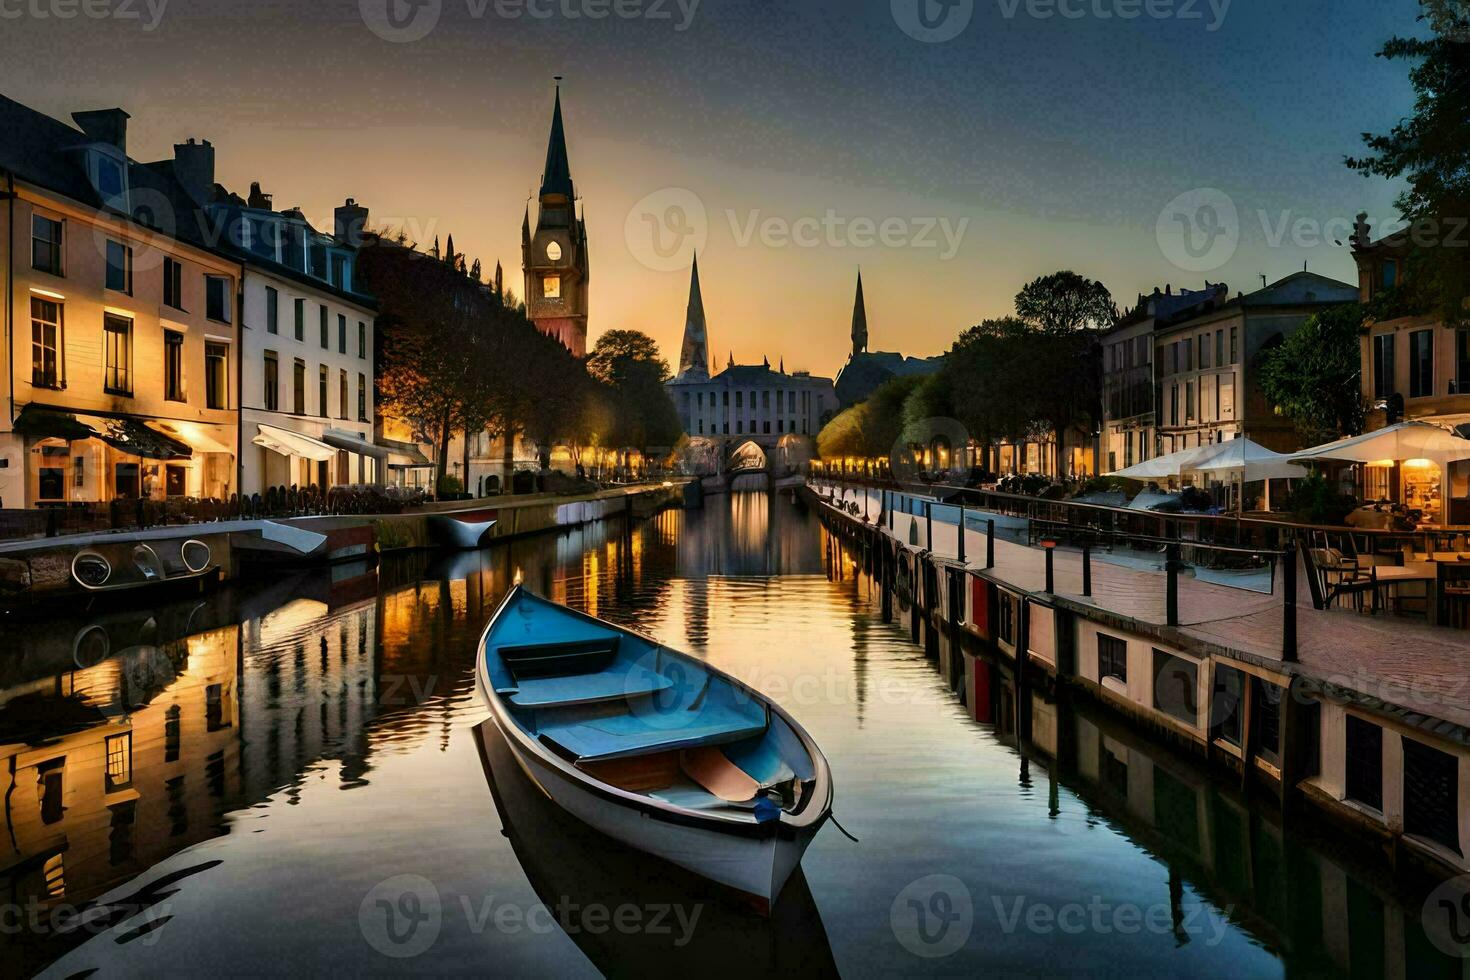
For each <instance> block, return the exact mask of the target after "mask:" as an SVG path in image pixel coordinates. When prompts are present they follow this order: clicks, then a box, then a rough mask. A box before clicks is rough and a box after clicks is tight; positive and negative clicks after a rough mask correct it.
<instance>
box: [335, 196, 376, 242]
mask: <svg viewBox="0 0 1470 980" xmlns="http://www.w3.org/2000/svg"><path fill="white" fill-rule="evenodd" d="M334 214H335V217H336V222H335V224H334V232H335V234H336V237H337V240H338V241H340V242H345V243H346V244H348V245H351V246H352V247H353V248H361V247H362V233H363V230H364V229H365V228H366V227H367V222H368V209H367V208H365V207H363V206H362V205H360V204H358V203H357V200H356V199H355V198H351V197H349V198H348V199H347V203H346V204H344V205H342V206H341V207H339V208H338V209H337V210H336V212H334Z"/></svg>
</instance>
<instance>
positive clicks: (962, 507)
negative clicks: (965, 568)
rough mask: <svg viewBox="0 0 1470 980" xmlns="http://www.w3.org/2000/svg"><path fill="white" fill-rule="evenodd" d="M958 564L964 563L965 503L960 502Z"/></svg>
mask: <svg viewBox="0 0 1470 980" xmlns="http://www.w3.org/2000/svg"><path fill="white" fill-rule="evenodd" d="M959 558H960V564H961V565H963V564H964V563H965V505H964V504H960V555H959Z"/></svg>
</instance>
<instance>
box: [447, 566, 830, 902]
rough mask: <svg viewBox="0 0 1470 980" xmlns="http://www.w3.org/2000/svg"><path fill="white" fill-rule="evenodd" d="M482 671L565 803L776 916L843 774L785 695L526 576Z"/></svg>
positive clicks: (545, 782)
mask: <svg viewBox="0 0 1470 980" xmlns="http://www.w3.org/2000/svg"><path fill="white" fill-rule="evenodd" d="M476 675H477V683H478V685H479V687H480V690H481V693H482V694H483V696H484V698H485V700H486V702H487V703H488V704H489V706H490V712H491V717H492V718H493V719H494V721H495V724H496V726H497V727H498V728H499V729H500V730H501V733H502V734H503V735H504V736H505V740H506V743H507V744H508V746H509V747H510V750H511V754H512V755H513V757H514V758H515V760H516V762H517V764H518V765H519V766H520V767H521V769H522V770H523V771H524V772H525V773H526V775H527V776H528V777H529V778H530V779H531V780H532V781H533V782H534V783H535V784H536V785H537V786H538V787H540V789H541V790H542V791H543V792H544V793H546V795H547V796H548V797H550V798H551V799H552V800H554V801H555V802H556V803H557V804H558V805H560V806H561V807H562V809H564V810H566V811H568V812H569V813H571V814H572V815H573V816H575V817H577V818H578V819H580V820H581V821H582V822H583V823H586V824H588V825H590V826H592V827H593V828H595V829H597V830H599V831H601V832H602V833H604V834H607V835H608V836H609V837H612V838H614V839H616V840H619V841H622V842H623V843H625V844H628V845H629V846H631V847H634V848H637V849H638V850H641V851H644V852H645V853H648V854H652V855H654V856H656V857H659V858H663V859H664V860H666V861H669V862H670V863H672V864H676V865H678V866H679V867H682V868H685V869H687V870H689V871H692V872H694V873H695V874H698V875H701V876H703V877H704V878H707V879H710V880H712V881H715V882H718V883H720V884H721V885H724V886H726V887H728V888H731V889H733V890H734V891H736V892H738V893H740V894H742V895H744V896H746V897H748V899H749V900H751V901H752V902H753V904H754V905H755V906H756V907H757V908H758V909H759V910H761V911H762V912H765V913H769V912H770V909H771V906H772V905H773V903H774V902H775V900H776V898H777V897H778V896H779V895H780V893H781V889H782V888H783V887H784V886H785V884H786V882H787V880H788V879H789V878H790V877H791V874H792V872H793V871H795V870H796V868H797V866H798V865H799V864H800V862H801V857H802V854H803V853H804V852H805V851H806V848H807V845H808V844H810V843H811V841H812V838H813V837H815V836H816V834H817V831H818V830H820V829H821V827H822V824H823V823H825V822H826V820H827V817H828V816H829V815H830V812H831V809H832V776H831V772H830V770H829V768H828V766H827V760H826V759H825V758H824V757H823V755H822V753H821V750H820V749H818V748H817V745H816V743H815V742H813V741H812V739H811V737H810V736H809V735H807V733H806V732H805V731H804V730H803V729H802V728H801V726H800V725H798V724H797V723H796V721H795V720H794V719H793V718H791V716H790V715H788V714H787V713H786V712H785V711H784V710H783V709H782V708H781V707H780V706H779V705H776V704H774V703H773V702H771V701H769V700H767V699H766V698H764V697H762V696H761V695H760V694H758V693H756V692H755V691H753V690H751V689H750V688H749V687H747V686H746V685H744V684H742V683H740V682H739V681H737V680H735V679H734V678H733V677H730V676H729V675H728V674H724V673H722V672H720V671H718V670H716V669H714V668H713V667H710V666H709V665H708V664H705V663H703V662H701V661H699V660H696V659H695V658H693V657H690V656H688V655H687V654H682V653H678V652H675V651H672V650H667V649H665V648H664V647H662V646H661V645H660V644H659V643H657V642H656V641H654V640H652V639H650V638H648V637H645V636H642V635H640V634H638V633H636V632H634V631H632V630H628V629H624V628H622V627H619V626H614V625H612V624H611V623H605V622H603V621H601V620H598V619H595V618H593V617H591V616H587V615H584V614H582V613H578V612H575V611H573V610H571V609H567V608H566V607H564V606H560V605H557V604H556V603H552V602H549V601H547V600H545V599H542V598H539V597H537V596H534V595H532V594H530V593H529V592H527V591H526V590H525V589H524V588H523V587H521V586H519V585H518V586H516V587H515V588H513V589H512V590H511V591H510V593H509V594H507V595H506V597H505V599H504V600H503V601H502V602H501V604H500V608H499V609H497V610H496V612H495V616H494V617H493V618H492V619H491V620H490V625H489V626H488V627H487V628H486V630H485V636H484V638H483V640H482V641H481V649H480V656H479V658H478V660H477V665H476Z"/></svg>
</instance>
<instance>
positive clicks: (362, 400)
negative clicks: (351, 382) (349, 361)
mask: <svg viewBox="0 0 1470 980" xmlns="http://www.w3.org/2000/svg"><path fill="white" fill-rule="evenodd" d="M357 420H358V421H359V422H366V421H367V420H368V414H367V375H365V374H359V375H358V376H357Z"/></svg>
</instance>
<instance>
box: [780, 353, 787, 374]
mask: <svg viewBox="0 0 1470 980" xmlns="http://www.w3.org/2000/svg"><path fill="white" fill-rule="evenodd" d="M781 373H782V374H785V373H786V358H784V357H783V358H781Z"/></svg>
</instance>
